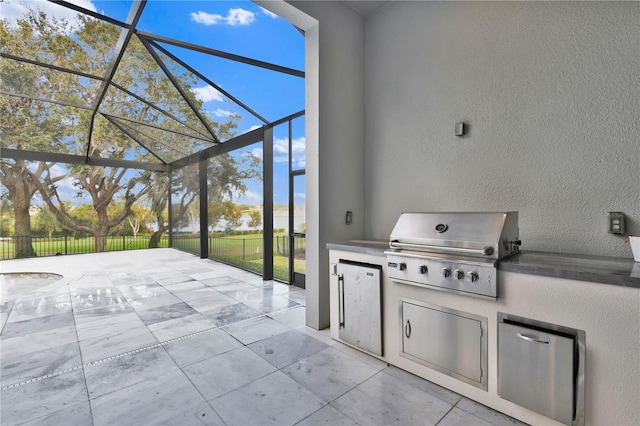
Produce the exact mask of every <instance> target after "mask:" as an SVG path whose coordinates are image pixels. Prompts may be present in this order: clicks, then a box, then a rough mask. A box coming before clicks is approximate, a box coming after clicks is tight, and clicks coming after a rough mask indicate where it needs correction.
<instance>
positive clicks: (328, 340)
mask: <svg viewBox="0 0 640 426" xmlns="http://www.w3.org/2000/svg"><path fill="white" fill-rule="evenodd" d="M296 309H298V308H296ZM296 330H298V331H301V332H303V333H304V334H308V335H309V336H311V337H313V338H314V339H317V340H319V341H321V342H322V343H324V344H325V345H327V346H339V345H341V343H339V342H338V341H336V340H334V339H333V338H332V337H331V330H330V329H329V328H325V329H324V330H316V329H315V328H311V327H307V326H304V327H300V328H297V329H296Z"/></svg>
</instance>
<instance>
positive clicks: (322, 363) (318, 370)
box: [282, 347, 378, 402]
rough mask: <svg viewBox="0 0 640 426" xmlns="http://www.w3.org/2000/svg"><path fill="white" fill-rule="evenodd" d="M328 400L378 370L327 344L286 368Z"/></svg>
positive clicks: (294, 377)
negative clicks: (319, 350)
mask: <svg viewBox="0 0 640 426" xmlns="http://www.w3.org/2000/svg"><path fill="white" fill-rule="evenodd" d="M282 371H283V372H284V373H286V374H287V375H289V376H290V377H291V378H293V379H294V380H295V381H296V382H298V383H300V384H301V385H302V386H304V387H305V388H307V389H309V390H310V391H312V392H313V393H315V394H316V395H318V396H319V397H320V398H322V399H323V400H324V401H326V402H331V401H333V400H334V399H336V398H338V397H339V396H341V395H343V394H345V393H346V392H348V391H349V390H351V389H353V388H354V387H356V386H357V385H359V384H361V383H362V382H364V381H365V380H367V379H369V378H371V377H372V376H374V375H375V374H376V373H378V370H376V369H375V368H372V367H370V366H368V365H367V364H365V363H363V362H361V361H359V360H357V359H355V358H353V357H350V356H349V355H347V354H344V353H342V352H340V351H338V350H336V349H334V348H331V347H329V348H327V349H325V350H323V351H321V352H319V353H317V354H315V355H312V356H310V357H308V358H305V359H302V360H300V361H298V362H296V363H295V364H291V365H289V366H288V367H285V368H283V369H282Z"/></svg>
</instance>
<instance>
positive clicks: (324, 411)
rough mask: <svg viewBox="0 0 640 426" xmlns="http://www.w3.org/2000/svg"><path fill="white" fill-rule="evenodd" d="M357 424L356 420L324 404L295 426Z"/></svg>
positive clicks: (344, 425)
mask: <svg viewBox="0 0 640 426" xmlns="http://www.w3.org/2000/svg"><path fill="white" fill-rule="evenodd" d="M321 425H326V426H358V424H357V423H356V422H354V421H353V420H351V419H350V418H349V417H347V416H345V415H344V414H342V413H341V412H340V411H338V410H336V409H335V408H333V407H332V406H330V405H325V406H324V407H322V408H321V409H319V410H318V411H316V412H315V413H313V414H312V415H310V416H309V417H307V418H306V419H304V420H302V421H301V422H300V423H296V426H321Z"/></svg>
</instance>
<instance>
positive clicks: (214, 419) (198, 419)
mask: <svg viewBox="0 0 640 426" xmlns="http://www.w3.org/2000/svg"><path fill="white" fill-rule="evenodd" d="M160 424H164V425H169V426H174V425H175V426H198V425H202V426H225V424H224V422H223V421H222V419H221V418H220V416H218V413H216V412H215V411H213V408H211V405H209V403H208V402H203V403H201V404H200V405H196V406H195V407H193V408H189V409H187V410H182V411H178V412H177V413H176V414H173V415H171V414H170V415H169V417H168V418H166V419H162V421H161V422H160Z"/></svg>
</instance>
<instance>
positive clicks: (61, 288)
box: [0, 249, 519, 426]
mask: <svg viewBox="0 0 640 426" xmlns="http://www.w3.org/2000/svg"><path fill="white" fill-rule="evenodd" d="M0 271H1V272H2V273H9V272H27V271H28V272H50V273H58V274H61V275H63V278H62V279H60V280H58V281H49V282H47V283H45V284H27V285H14V284H11V283H10V280H5V285H4V286H3V288H2V294H1V299H0V327H1V329H2V333H1V334H0V358H1V359H0V361H1V376H0V379H1V382H0V397H1V400H0V403H1V405H0V410H1V412H0V423H1V424H2V425H3V426H9V425H17V424H30V425H31V424H33V425H36V424H37V425H55V426H60V425H154V424H166V425H192V424H193V425H200V424H204V425H223V424H227V425H269V424H273V425H293V424H297V425H321V424H325V425H356V424H360V425H390V424H402V425H435V424H438V425H511V424H519V422H517V421H515V420H514V419H512V418H509V417H507V416H505V415H503V414H500V413H497V412H495V411H493V410H490V409H488V408H486V407H484V406H482V405H479V404H476V403H474V402H472V401H470V400H468V399H466V398H464V397H461V396H460V395H457V394H455V393H453V392H450V391H448V390H446V389H444V388H441V387H439V386H437V385H434V384H432V383H430V382H427V381H425V380H422V379H420V378H418V377H416V376H413V375H411V374H409V373H406V372H404V371H402V370H399V369H397V368H394V367H390V366H387V365H386V364H384V363H382V362H380V361H379V360H377V359H374V358H371V357H369V356H367V355H365V354H362V353H360V352H358V351H355V350H353V349H351V348H349V347H347V346H345V345H342V344H340V343H338V342H335V341H333V340H332V339H331V338H330V337H329V334H328V332H327V331H320V332H319V331H316V330H313V329H310V328H308V327H306V326H305V325H304V316H305V306H304V304H305V295H304V293H305V292H304V290H300V289H297V288H295V287H289V286H288V285H285V284H281V283H277V282H272V281H267V282H263V281H262V280H261V278H260V277H258V276H257V275H254V274H251V273H248V272H245V271H242V270H239V269H236V268H233V267H230V266H227V265H224V264H221V263H217V262H214V261H211V260H208V259H199V258H197V257H196V256H192V255H190V254H187V253H184V252H180V251H177V250H172V249H154V250H139V251H130V252H116V253H113V252H111V253H103V254H87V255H75V256H57V257H49V258H39V259H24V260H12V261H2V262H0Z"/></svg>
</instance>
